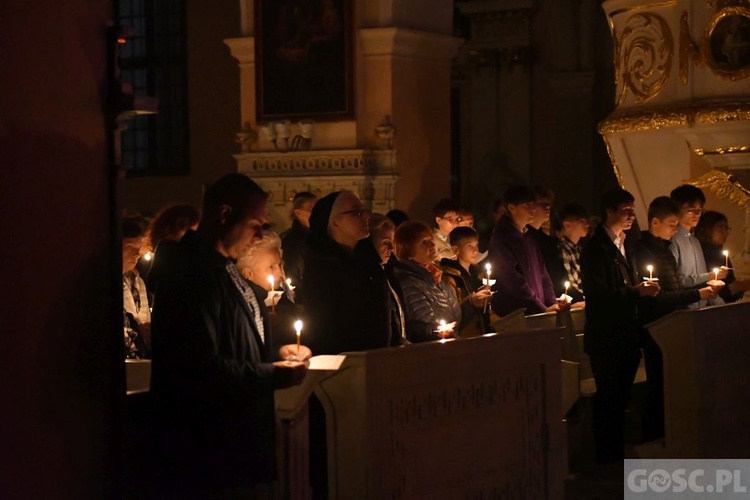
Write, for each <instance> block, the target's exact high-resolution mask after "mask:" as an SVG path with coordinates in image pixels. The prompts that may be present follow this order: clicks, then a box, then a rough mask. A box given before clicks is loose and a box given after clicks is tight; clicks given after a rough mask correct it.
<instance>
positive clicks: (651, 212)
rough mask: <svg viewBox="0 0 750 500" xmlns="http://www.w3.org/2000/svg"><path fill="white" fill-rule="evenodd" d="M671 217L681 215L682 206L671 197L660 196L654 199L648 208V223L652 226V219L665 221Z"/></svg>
mask: <svg viewBox="0 0 750 500" xmlns="http://www.w3.org/2000/svg"><path fill="white" fill-rule="evenodd" d="M670 215H676V216H678V217H679V215H680V205H678V204H677V202H676V201H674V200H673V199H672V198H670V197H669V196H659V197H658V198H654V201H652V202H651V203H650V204H649V206H648V223H649V225H651V220H652V219H659V220H664V219H665V218H666V217H669V216H670Z"/></svg>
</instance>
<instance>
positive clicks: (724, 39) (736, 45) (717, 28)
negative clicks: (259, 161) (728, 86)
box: [701, 5, 750, 81]
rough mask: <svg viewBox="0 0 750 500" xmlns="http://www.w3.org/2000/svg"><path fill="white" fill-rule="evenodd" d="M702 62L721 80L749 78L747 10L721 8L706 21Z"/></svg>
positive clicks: (749, 43) (749, 36)
mask: <svg viewBox="0 0 750 500" xmlns="http://www.w3.org/2000/svg"><path fill="white" fill-rule="evenodd" d="M701 52H702V54H703V60H704V61H705V62H706V64H707V65H708V67H709V68H711V71H713V73H714V74H715V75H716V76H718V77H719V78H721V79H723V80H729V81H737V80H743V79H745V78H747V77H748V76H750V8H748V7H747V6H739V5H735V6H729V7H724V8H722V9H721V10H719V11H718V12H717V13H716V14H714V15H713V16H712V17H711V19H710V20H709V21H708V25H707V26H706V30H705V32H704V35H703V46H702V47H701Z"/></svg>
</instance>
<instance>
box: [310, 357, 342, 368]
mask: <svg viewBox="0 0 750 500" xmlns="http://www.w3.org/2000/svg"><path fill="white" fill-rule="evenodd" d="M345 359H346V356H344V355H343V354H321V355H320V356H313V357H312V358H310V366H308V367H307V369H308V370H329V371H335V370H338V369H339V368H341V363H343V362H344V360H345Z"/></svg>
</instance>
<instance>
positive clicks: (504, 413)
mask: <svg viewBox="0 0 750 500" xmlns="http://www.w3.org/2000/svg"><path fill="white" fill-rule="evenodd" d="M559 336H560V331H559V330H558V329H546V330H536V331H526V332H508V333H505V334H503V335H494V334H492V335H488V336H483V337H477V338H472V339H465V340H455V341H453V340H451V341H446V342H430V343H425V344H416V345H411V346H408V347H403V348H392V349H380V350H375V351H366V352H357V353H348V354H347V355H346V360H345V361H344V363H343V365H342V366H341V368H340V369H339V370H338V371H336V372H332V373H319V374H314V373H313V374H312V377H311V378H310V380H309V381H307V380H306V381H305V384H303V386H300V387H295V388H292V389H287V390H284V391H277V413H278V415H279V416H280V417H281V418H282V420H293V419H295V418H296V417H297V415H299V414H300V412H304V407H305V406H306V400H307V397H309V394H310V391H315V393H316V395H317V396H318V397H319V399H320V400H321V402H322V403H323V406H324V408H325V410H326V418H327V431H328V465H329V467H328V469H329V495H330V498H331V499H349V498H357V499H367V498H371V499H380V498H434V499H442V498H445V499H453V498H552V499H562V498H563V495H564V484H563V483H564V475H565V464H566V445H565V434H564V428H563V418H562V412H561V402H560V394H561V390H560V370H559V368H558V367H559V363H560V343H559ZM283 425H284V424H282V427H283ZM295 425H297V427H300V428H301V427H302V426H300V425H298V424H295ZM298 438H299V436H295V439H298ZM283 448H284V450H289V449H290V446H289V443H283ZM299 451H300V450H299V449H294V448H292V452H293V453H299ZM283 460H286V461H287V463H291V462H293V461H294V460H296V458H295V457H294V456H289V457H286V458H284V459H283ZM292 469H294V465H293V464H292ZM295 480H296V479H295V477H292V476H287V477H284V478H282V481H283V482H284V483H286V484H287V486H285V488H284V489H285V490H286V491H287V492H289V493H290V494H289V496H288V498H305V497H304V496H297V494H296V493H294V492H298V491H301V490H304V488H303V487H299V485H295V484H290V483H293V482H294V481H295ZM303 486H304V485H303ZM304 494H305V493H304V492H303V493H301V495H304Z"/></svg>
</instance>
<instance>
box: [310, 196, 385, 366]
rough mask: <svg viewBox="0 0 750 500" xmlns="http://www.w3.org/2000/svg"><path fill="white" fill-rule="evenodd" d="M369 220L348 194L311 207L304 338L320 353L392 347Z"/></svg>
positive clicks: (381, 270)
mask: <svg viewBox="0 0 750 500" xmlns="http://www.w3.org/2000/svg"><path fill="white" fill-rule="evenodd" d="M369 220H370V213H369V211H368V210H367V209H366V208H365V207H364V206H363V205H362V202H361V201H360V199H359V198H358V197H357V196H356V195H355V194H354V193H352V192H351V191H337V192H334V193H331V194H329V195H326V196H324V197H323V198H321V199H320V200H318V202H317V203H316V204H315V207H314V208H313V212H312V215H311V217H310V230H311V232H310V237H309V238H308V240H307V248H306V250H305V264H304V265H305V273H306V274H305V279H304V281H303V282H302V285H301V286H302V288H303V289H304V294H305V297H306V299H305V310H306V315H307V321H306V325H307V326H306V328H305V330H307V332H308V333H307V335H306V337H307V338H308V342H309V345H310V347H311V348H312V349H313V351H314V352H316V353H318V354H340V353H342V352H346V351H363V350H367V349H377V348H380V347H388V346H389V345H391V339H392V337H391V321H390V320H391V311H390V291H389V289H388V284H387V281H386V275H385V271H384V270H383V268H382V267H381V265H380V262H381V259H380V256H379V255H378V252H377V251H376V249H375V247H374V246H373V244H372V242H371V241H370V240H369V238H368V236H369V235H370V228H369Z"/></svg>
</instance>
